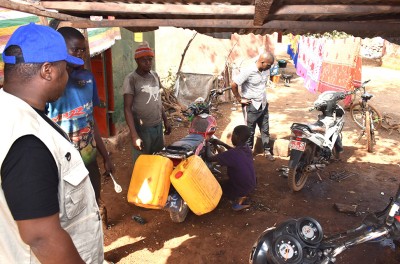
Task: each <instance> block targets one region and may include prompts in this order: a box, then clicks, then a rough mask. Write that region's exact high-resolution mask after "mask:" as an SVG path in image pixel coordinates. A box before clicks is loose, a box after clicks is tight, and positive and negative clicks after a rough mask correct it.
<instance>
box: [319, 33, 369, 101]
mask: <svg viewBox="0 0 400 264" xmlns="http://www.w3.org/2000/svg"><path fill="white" fill-rule="evenodd" d="M360 48H361V39H360V38H354V37H349V38H346V39H335V40H327V42H326V43H325V49H324V54H323V61H322V67H321V72H320V78H319V81H318V91H319V92H321V93H322V92H324V91H350V90H353V89H354V85H356V86H357V85H360V84H361V67H362V60H361V57H360ZM349 100H351V98H350V97H348V98H347V99H346V100H345V104H346V105H347V104H349V103H350V101H349Z"/></svg>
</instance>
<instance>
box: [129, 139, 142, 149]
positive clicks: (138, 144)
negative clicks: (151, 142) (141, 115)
mask: <svg viewBox="0 0 400 264" xmlns="http://www.w3.org/2000/svg"><path fill="white" fill-rule="evenodd" d="M132 144H133V147H134V148H135V149H137V150H142V149H143V147H144V145H143V140H142V139H141V138H140V137H132Z"/></svg>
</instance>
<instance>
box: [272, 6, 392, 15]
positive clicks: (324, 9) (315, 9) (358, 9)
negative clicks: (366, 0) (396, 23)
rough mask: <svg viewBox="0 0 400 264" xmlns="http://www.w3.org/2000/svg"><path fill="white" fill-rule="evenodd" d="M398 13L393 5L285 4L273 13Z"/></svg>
mask: <svg viewBox="0 0 400 264" xmlns="http://www.w3.org/2000/svg"><path fill="white" fill-rule="evenodd" d="M388 13H400V6H393V5H286V6H282V7H281V8H279V9H278V10H277V11H276V12H273V13H272V14H274V15H282V16H285V15H364V14H368V15H370V14H388Z"/></svg>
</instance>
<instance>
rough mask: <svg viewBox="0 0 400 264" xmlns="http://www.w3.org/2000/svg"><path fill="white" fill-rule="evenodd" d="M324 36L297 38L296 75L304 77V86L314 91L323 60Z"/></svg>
mask: <svg viewBox="0 0 400 264" xmlns="http://www.w3.org/2000/svg"><path fill="white" fill-rule="evenodd" d="M325 42H326V40H325V39H324V38H314V37H304V36H302V37H301V38H300V40H299V57H298V60H297V75H299V76H301V77H303V78H304V83H305V86H306V88H307V89H308V90H309V91H310V92H313V93H315V92H316V91H317V87H318V80H319V75H320V72H321V66H322V60H323V48H324V44H325Z"/></svg>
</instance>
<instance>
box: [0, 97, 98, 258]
mask: <svg viewBox="0 0 400 264" xmlns="http://www.w3.org/2000/svg"><path fill="white" fill-rule="evenodd" d="M0 124H1V129H0V146H1V147H0V168H1V166H2V164H3V161H4V159H5V157H6V155H7V153H8V151H9V150H10V148H11V146H12V144H13V143H14V142H15V140H17V139H18V138H20V137H22V136H24V135H35V136H36V137H37V138H39V139H40V140H41V141H42V142H43V143H44V144H45V145H46V146H47V148H48V149H49V150H50V152H51V154H52V155H53V157H54V160H55V162H56V164H57V168H58V178H59V184H58V202H59V207H60V213H59V217H60V224H61V227H62V228H63V229H64V230H65V231H66V232H68V234H69V235H70V236H71V238H72V241H73V243H74V245H75V247H76V248H77V250H78V252H79V254H80V256H81V257H82V259H83V260H84V261H85V262H86V263H93V264H98V263H103V261H104V252H103V231H102V223H101V218H100V213H99V209H98V206H97V204H96V200H95V195H94V191H93V187H92V185H91V183H90V180H89V177H88V171H87V170H86V168H85V165H84V164H83V161H82V158H81V156H80V154H79V152H78V151H77V150H76V149H75V148H74V146H73V145H72V144H71V143H70V142H69V141H68V140H66V139H65V138H64V137H63V136H62V135H61V134H60V133H59V132H57V131H56V130H55V129H54V128H53V127H52V126H51V125H50V124H48V123H47V122H46V120H44V119H43V118H42V117H41V116H40V115H39V114H38V113H36V111H35V110H34V109H33V108H32V107H31V106H29V105H28V104H27V103H26V102H24V101H22V100H21V99H19V98H17V97H15V96H13V95H11V94H8V93H6V92H5V91H4V90H3V89H0ZM15 191H16V192H18V190H15ZM0 263H18V264H20V263H21V264H25V263H39V261H38V259H37V258H36V256H35V255H34V254H33V252H32V251H31V249H30V247H29V246H28V245H27V244H25V243H24V242H23V241H22V239H21V237H20V235H19V232H18V227H17V224H16V222H15V221H14V219H13V217H12V215H11V212H10V210H9V208H8V205H7V202H6V200H5V197H4V192H3V189H2V188H1V178H0Z"/></svg>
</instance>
